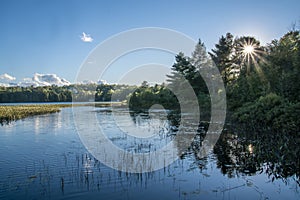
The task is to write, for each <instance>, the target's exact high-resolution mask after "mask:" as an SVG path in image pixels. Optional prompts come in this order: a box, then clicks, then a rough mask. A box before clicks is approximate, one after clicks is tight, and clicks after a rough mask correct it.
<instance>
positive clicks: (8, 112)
mask: <svg viewBox="0 0 300 200" xmlns="http://www.w3.org/2000/svg"><path fill="white" fill-rule="evenodd" d="M111 105H114V106H119V107H122V106H124V105H125V104H124V103H122V102H113V103H111V102H96V103H95V102H93V103H84V104H76V103H75V104H33V105H14V106H0V124H5V123H9V122H11V121H15V120H18V119H22V118H25V117H29V116H34V115H42V114H48V113H56V112H59V111H60V109H61V108H65V107H72V106H73V107H74V106H75V107H77V106H95V107H108V106H111Z"/></svg>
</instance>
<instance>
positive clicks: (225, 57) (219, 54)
mask: <svg viewBox="0 0 300 200" xmlns="http://www.w3.org/2000/svg"><path fill="white" fill-rule="evenodd" d="M232 53H233V35H232V34H231V33H227V34H226V36H222V37H221V38H220V39H219V43H218V44H216V45H215V49H212V53H209V55H210V56H211V58H212V60H213V61H214V63H215V64H216V66H217V67H218V69H219V71H220V73H221V76H222V78H223V81H224V83H225V86H226V85H227V84H228V83H229V82H230V81H232V79H233V78H234V77H235V76H234V72H235V70H234V63H233V60H232Z"/></svg>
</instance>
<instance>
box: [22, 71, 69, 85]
mask: <svg viewBox="0 0 300 200" xmlns="http://www.w3.org/2000/svg"><path fill="white" fill-rule="evenodd" d="M70 84H71V83H70V82H69V81H67V80H66V79H64V78H60V77H58V76H57V75H56V74H39V73H35V74H34V75H33V77H32V78H24V79H23V81H22V82H20V83H19V84H18V85H20V86H24V87H27V86H31V85H33V86H35V87H37V86H51V85H58V86H62V85H70Z"/></svg>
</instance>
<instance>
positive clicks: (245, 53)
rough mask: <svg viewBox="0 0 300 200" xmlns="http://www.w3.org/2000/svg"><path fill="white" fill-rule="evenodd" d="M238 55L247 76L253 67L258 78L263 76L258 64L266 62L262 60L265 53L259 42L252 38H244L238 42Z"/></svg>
mask: <svg viewBox="0 0 300 200" xmlns="http://www.w3.org/2000/svg"><path fill="white" fill-rule="evenodd" d="M239 47H240V48H239V49H240V52H241V53H240V55H241V57H242V63H241V64H242V65H243V64H245V67H246V69H247V74H250V71H251V67H252V66H254V68H255V70H256V71H257V72H258V74H259V75H260V76H263V72H262V69H261V67H260V65H259V63H260V62H266V61H265V59H264V54H265V51H264V50H263V48H262V47H261V46H260V43H259V41H257V40H256V39H255V38H253V37H244V38H242V39H241V41H240V42H239Z"/></svg>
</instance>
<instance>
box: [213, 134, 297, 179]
mask: <svg viewBox="0 0 300 200" xmlns="http://www.w3.org/2000/svg"><path fill="white" fill-rule="evenodd" d="M299 144H300V143H299V138H297V136H296V135H289V136H288V135H279V134H274V133H257V132H251V133H243V134H231V133H223V134H222V135H221V137H220V139H219V141H218V143H217V144H216V146H215V148H214V153H215V154H216V156H217V159H218V163H217V165H218V167H219V168H220V169H221V171H222V173H224V174H227V175H228V176H229V177H233V176H234V173H242V174H248V175H254V174H256V173H258V172H260V173H262V172H265V173H267V174H268V176H269V177H270V179H271V180H272V181H273V180H274V179H282V180H283V181H285V180H286V179H287V178H289V177H291V176H294V175H295V177H296V179H297V180H296V181H297V183H298V184H299V185H300V182H299V172H300V160H299V153H300V146H299Z"/></svg>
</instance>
